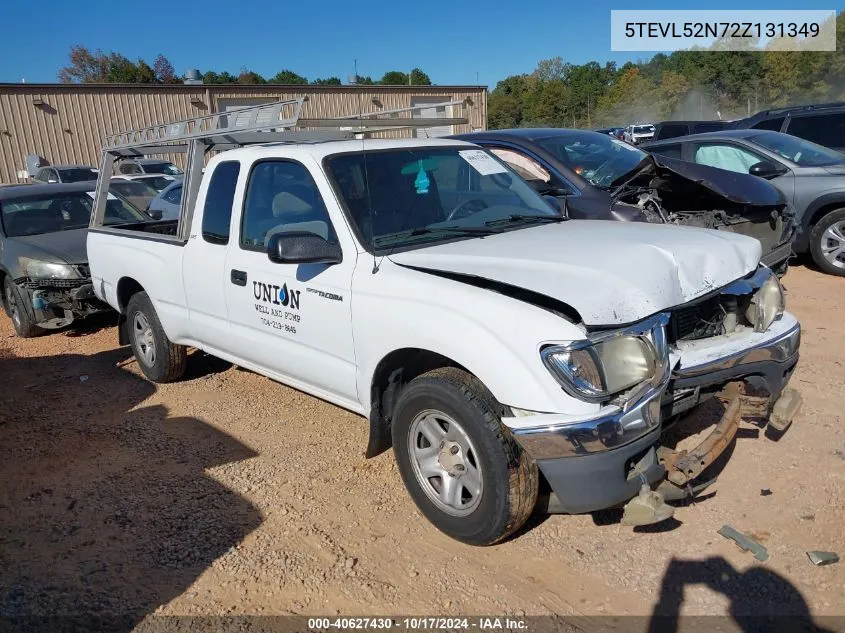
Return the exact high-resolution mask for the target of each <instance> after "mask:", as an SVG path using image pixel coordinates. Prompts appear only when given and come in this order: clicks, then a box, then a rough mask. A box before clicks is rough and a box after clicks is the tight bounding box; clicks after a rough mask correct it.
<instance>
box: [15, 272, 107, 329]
mask: <svg viewBox="0 0 845 633" xmlns="http://www.w3.org/2000/svg"><path fill="white" fill-rule="evenodd" d="M16 283H17V284H18V289H19V291H20V293H21V297H22V299H23V300H24V301H25V302H26V304H27V305H26V307H27V309H28V310H30V311H31V313H32V316H33V318H34V321H35V324H36V325H38V327H41V328H44V329H47V330H55V329H59V328H63V327H66V326H68V325H70V324H71V323H73V321H74V320H76V319H79V318H82V317H85V316H88V315H91V314H95V313H98V312H104V311H106V310H108V309H109V306H108V305H107V304H105V303H103V302H102V301H100V300H99V299H98V298H97V297H96V296H95V295H94V285H93V283H91V280H90V279H72V280H71V279H28V278H24V279H19V280H16Z"/></svg>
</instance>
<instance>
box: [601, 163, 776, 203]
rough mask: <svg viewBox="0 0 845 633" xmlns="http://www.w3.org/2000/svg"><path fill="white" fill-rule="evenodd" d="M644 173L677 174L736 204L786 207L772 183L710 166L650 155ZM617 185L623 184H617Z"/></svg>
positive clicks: (644, 164)
mask: <svg viewBox="0 0 845 633" xmlns="http://www.w3.org/2000/svg"><path fill="white" fill-rule="evenodd" d="M644 173H645V174H652V175H662V176H666V175H667V173H670V174H674V175H676V176H680V177H681V178H685V179H686V180H689V181H692V182H694V183H696V184H698V185H701V186H702V187H704V188H705V189H709V190H710V191H712V192H713V193H715V194H717V195H720V196H722V197H724V198H727V199H728V200H730V201H731V202H735V203H737V204H748V205H752V206H766V207H769V206H778V205H783V204H786V198H784V196H783V194H782V193H781V191H780V190H779V189H778V188H777V187H775V186H774V185H773V184H772V183H770V182H769V181H767V180H764V179H762V178H758V177H757V176H752V175H750V174H740V173H737V172H734V171H728V170H727V169H719V168H717V167H710V166H709V165H699V164H697V163H689V162H686V161H683V160H676V159H674V158H667V157H665V156H657V155H654V154H650V155H649V157H648V159H647V160H644V161H643V166H642V167H641V168H640V170H639V171H638V172H637V174H636V175H641V174H644ZM624 180H627V181H630V180H633V178H632V177H631V176H627V177H626V178H625V179H624ZM617 184H621V183H614V185H617Z"/></svg>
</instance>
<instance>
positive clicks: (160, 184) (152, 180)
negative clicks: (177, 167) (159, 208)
mask: <svg viewBox="0 0 845 633" xmlns="http://www.w3.org/2000/svg"><path fill="white" fill-rule="evenodd" d="M139 180H141V182H143V183H145V184H147V185H149V186H150V187H152V188H153V189H155V190H156V191H158V192H161V191H164V190H165V189H167V187H169V186H170V185H172V184H173V181H174V180H175V178H174V177H173V176H149V177H147V178H141V179H139Z"/></svg>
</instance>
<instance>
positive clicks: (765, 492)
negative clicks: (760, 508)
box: [760, 488, 772, 497]
mask: <svg viewBox="0 0 845 633" xmlns="http://www.w3.org/2000/svg"><path fill="white" fill-rule="evenodd" d="M771 495H772V491H771V490H769V489H768V488H763V489H761V490H760V496H761V497H770V496H771Z"/></svg>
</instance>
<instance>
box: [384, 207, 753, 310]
mask: <svg viewBox="0 0 845 633" xmlns="http://www.w3.org/2000/svg"><path fill="white" fill-rule="evenodd" d="M390 259H391V260H392V261H393V262H394V263H397V264H400V265H404V266H412V267H414V268H419V269H424V270H431V271H443V272H449V273H456V274H459V275H466V276H469V277H479V278H482V279H487V280H491V281H496V282H499V283H504V284H508V285H511V286H517V287H521V288H525V289H527V290H531V291H533V292H536V293H540V294H543V295H546V296H548V297H552V298H554V299H557V300H559V301H562V302H564V303H566V304H568V305H569V306H571V307H572V308H574V309H575V310H577V311H578V313H579V314H580V315H581V318H582V319H583V320H584V323H585V324H586V325H591V326H599V325H617V324H624V323H631V322H634V321H638V320H640V319H643V318H645V317H647V316H649V315H651V314H654V313H655V312H659V311H661V310H665V309H666V308H670V307H673V306H677V305H680V304H683V303H686V302H688V301H690V300H692V299H695V298H696V297H700V296H702V295H704V294H707V293H708V292H710V291H712V290H714V289H716V288H719V287H721V286H724V285H726V284H728V283H730V282H731V281H734V280H735V279H738V278H740V277H743V276H744V275H746V274H747V273H749V272H751V271H753V270H755V269H756V268H757V265H758V262H759V260H760V242H758V241H757V240H755V239H753V238H749V237H745V236H743V235H737V234H735V233H729V232H724V233H723V232H721V231H712V230H703V229H696V228H692V227H685V226H674V225H654V224H641V223H627V222H612V221H603V220H570V221H568V222H562V223H560V224H554V225H544V226H537V227H532V228H526V229H520V230H515V231H509V232H506V233H502V234H499V235H492V236H489V237H484V238H473V239H466V240H460V241H457V242H451V243H448V244H440V245H437V246H430V247H426V248H420V249H416V250H412V251H406V252H403V253H394V254H392V255H390ZM470 283H471V281H470Z"/></svg>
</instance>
